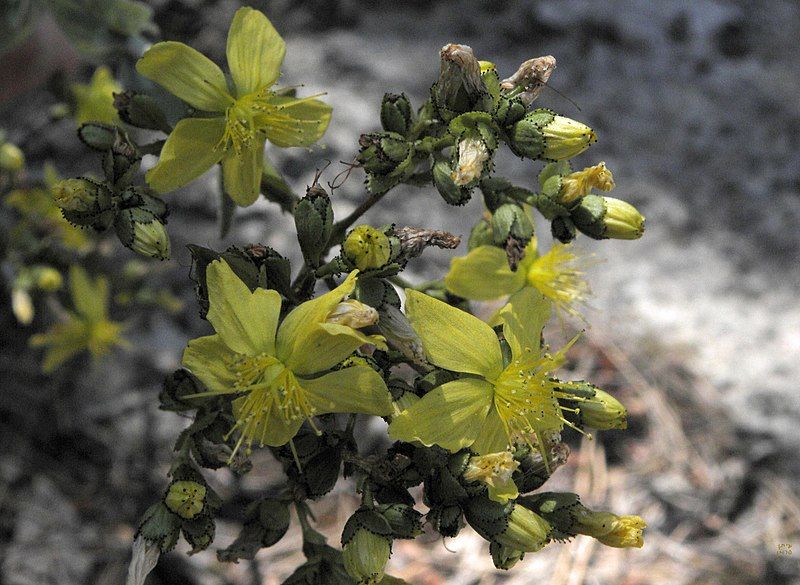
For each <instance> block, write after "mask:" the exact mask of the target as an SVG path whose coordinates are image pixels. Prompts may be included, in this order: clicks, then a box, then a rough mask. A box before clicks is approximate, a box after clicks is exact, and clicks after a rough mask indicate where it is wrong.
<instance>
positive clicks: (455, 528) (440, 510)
mask: <svg viewBox="0 0 800 585" xmlns="http://www.w3.org/2000/svg"><path fill="white" fill-rule="evenodd" d="M426 518H427V520H428V522H430V524H431V526H433V529H434V530H436V532H438V533H439V534H441V535H442V536H447V537H450V538H452V537H455V536H457V535H458V533H459V531H460V530H461V527H462V526H463V525H464V516H463V513H462V511H461V507H459V506H455V505H450V506H441V507H438V506H437V507H433V508H431V510H430V512H428V514H427V515H426Z"/></svg>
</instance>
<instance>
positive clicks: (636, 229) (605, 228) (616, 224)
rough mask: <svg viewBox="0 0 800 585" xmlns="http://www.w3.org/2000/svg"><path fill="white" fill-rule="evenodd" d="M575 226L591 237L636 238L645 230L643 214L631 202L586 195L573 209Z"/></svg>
mask: <svg viewBox="0 0 800 585" xmlns="http://www.w3.org/2000/svg"><path fill="white" fill-rule="evenodd" d="M571 218H572V221H573V222H574V223H575V226H576V227H577V228H578V229H579V230H580V231H581V232H583V233H584V234H586V235H587V236H589V237H590V238H594V239H596V240H602V239H606V238H613V239H617V240H636V239H638V238H641V237H642V234H643V233H644V216H643V215H642V214H641V213H639V211H638V210H637V209H636V208H635V207H634V206H633V205H631V204H630V203H627V202H625V201H622V200H620V199H615V198H613V197H601V196H599V195H587V196H586V197H584V198H583V199H582V200H581V203H580V205H578V206H577V207H575V208H574V209H573V210H572V214H571Z"/></svg>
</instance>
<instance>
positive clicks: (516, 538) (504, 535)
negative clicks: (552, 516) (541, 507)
mask: <svg viewBox="0 0 800 585" xmlns="http://www.w3.org/2000/svg"><path fill="white" fill-rule="evenodd" d="M550 531H551V527H550V524H548V523H547V521H546V520H545V519H544V518H542V517H541V516H539V515H538V514H536V513H534V512H531V511H530V510H528V509H527V508H525V507H523V506H519V505H516V504H513V509H512V510H511V513H510V514H509V515H508V526H507V527H506V529H505V530H504V531H503V532H501V533H500V534H499V535H497V536H495V538H494V540H495V541H496V542H498V543H500V544H502V545H504V546H507V547H510V548H512V549H515V550H519V551H524V552H536V551H538V550H541V549H542V548H543V547H544V545H545V544H547V541H548V539H549V537H550Z"/></svg>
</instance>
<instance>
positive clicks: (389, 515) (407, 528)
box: [378, 504, 422, 538]
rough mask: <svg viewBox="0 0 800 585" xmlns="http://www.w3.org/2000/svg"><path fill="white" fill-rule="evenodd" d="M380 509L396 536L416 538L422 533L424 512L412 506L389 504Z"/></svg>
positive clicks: (393, 534)
mask: <svg viewBox="0 0 800 585" xmlns="http://www.w3.org/2000/svg"><path fill="white" fill-rule="evenodd" d="M378 509H379V511H380V513H381V516H383V517H384V518H385V519H386V521H387V522H388V523H389V526H391V528H392V536H394V538H416V537H417V536H419V535H420V534H422V522H421V520H420V519H421V518H422V514H421V513H420V512H417V511H416V510H415V509H414V508H412V507H411V506H409V505H407V504H388V505H385V506H380V507H379V508H378Z"/></svg>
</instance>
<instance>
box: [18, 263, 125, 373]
mask: <svg viewBox="0 0 800 585" xmlns="http://www.w3.org/2000/svg"><path fill="white" fill-rule="evenodd" d="M69 285H70V296H71V298H72V305H73V308H74V312H72V311H71V312H69V313H68V319H67V320H66V321H64V322H62V323H57V324H55V325H53V326H52V327H51V328H50V329H49V330H48V331H47V332H46V333H40V334H38V335H33V336H31V339H30V344H31V345H32V346H33V347H41V346H46V347H47V352H46V353H45V358H44V363H43V364H42V369H43V370H44V372H45V373H50V372H52V371H53V370H55V369H56V368H57V367H58V366H60V365H61V364H62V363H64V362H65V361H67V360H68V359H69V358H71V357H72V356H74V355H76V354H78V353H81V352H82V351H89V353H90V354H91V355H92V357H93V358H95V359H97V358H99V357H102V356H104V355H106V354H107V353H108V352H109V351H111V349H112V348H113V347H114V346H115V345H120V346H125V345H127V342H126V341H125V340H124V339H123V338H122V337H121V334H122V329H123V325H122V323H118V322H116V321H110V320H109V319H108V298H109V289H108V280H107V279H105V278H103V277H98V278H97V279H96V280H94V282H92V280H91V278H90V277H89V275H88V274H87V273H86V271H85V270H84V269H83V268H81V267H80V266H77V265H73V266H72V267H70V271H69Z"/></svg>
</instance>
